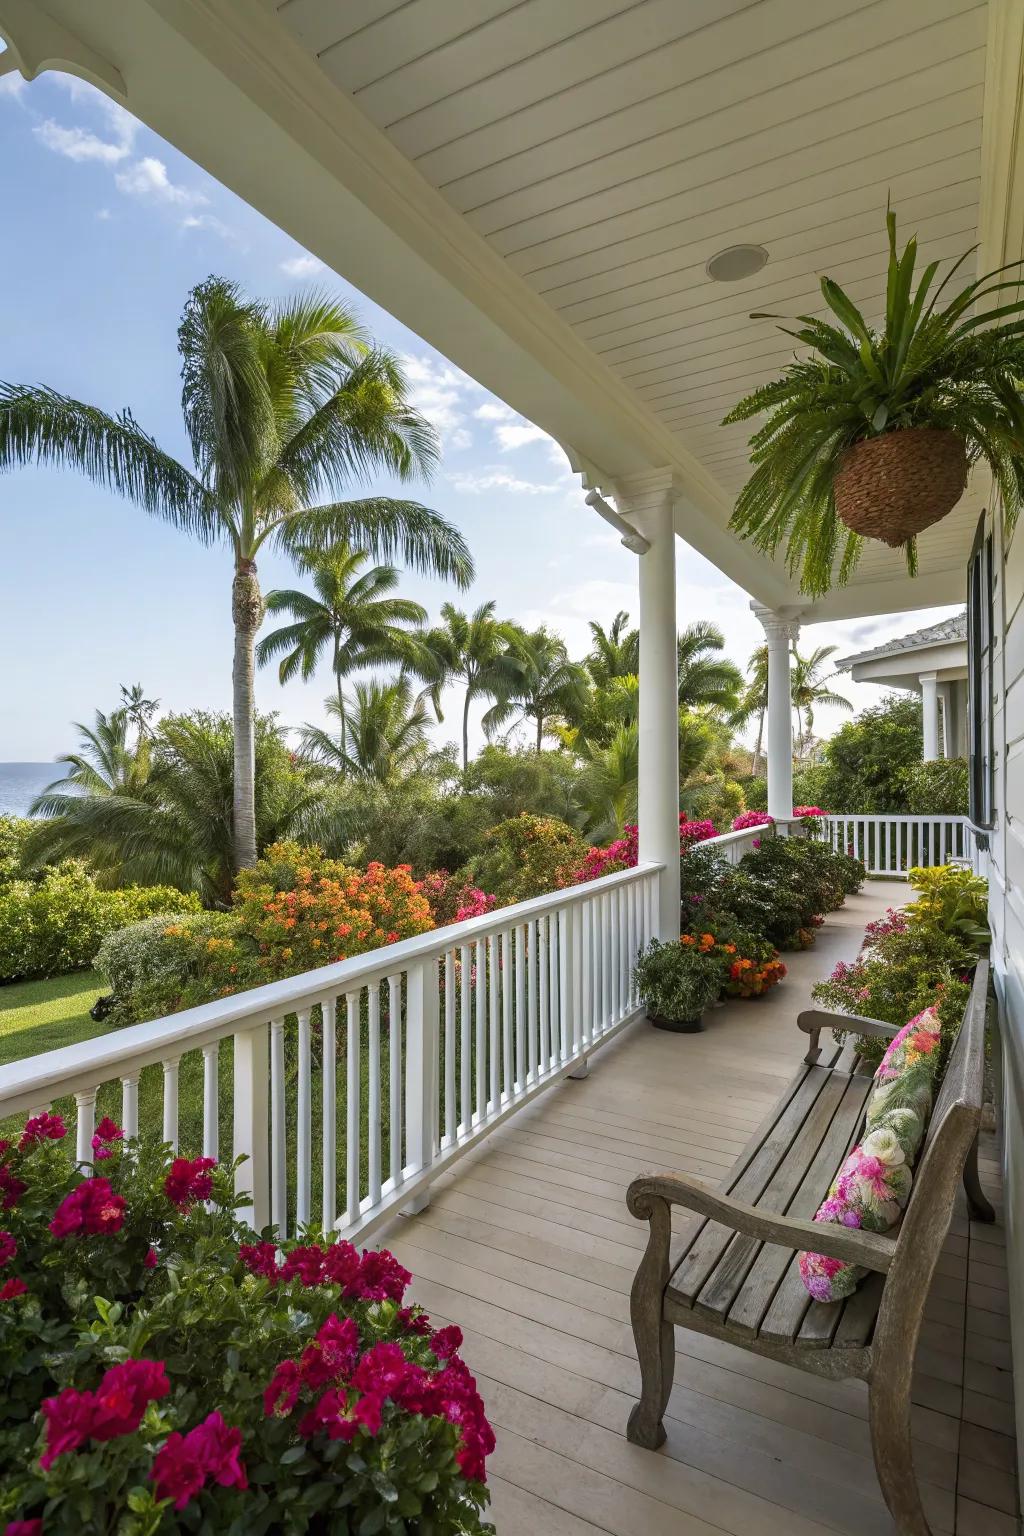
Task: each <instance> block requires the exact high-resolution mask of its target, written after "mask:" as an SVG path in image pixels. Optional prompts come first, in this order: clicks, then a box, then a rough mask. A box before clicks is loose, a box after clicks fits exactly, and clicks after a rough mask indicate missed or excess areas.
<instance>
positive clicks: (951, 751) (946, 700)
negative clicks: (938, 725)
mask: <svg viewBox="0 0 1024 1536" xmlns="http://www.w3.org/2000/svg"><path fill="white" fill-rule="evenodd" d="M939 698H940V699H941V700H942V755H943V757H956V734H955V733H956V724H955V720H954V713H953V684H952V683H948V682H947V683H940V684H939Z"/></svg>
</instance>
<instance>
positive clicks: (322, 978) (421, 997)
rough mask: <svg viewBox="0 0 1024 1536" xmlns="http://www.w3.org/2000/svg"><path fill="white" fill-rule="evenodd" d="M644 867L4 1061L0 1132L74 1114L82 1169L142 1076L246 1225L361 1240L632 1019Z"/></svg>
mask: <svg viewBox="0 0 1024 1536" xmlns="http://www.w3.org/2000/svg"><path fill="white" fill-rule="evenodd" d="M660 868H661V866H660V865H656V864H646V865H641V866H639V867H637V868H635V869H628V870H623V871H622V872H620V873H618V874H613V875H607V876H605V877H603V878H602V879H599V880H594V881H590V882H589V883H588V884H586V885H580V886H575V887H573V888H572V889H570V890H567V891H556V892H553V893H552V894H551V895H548V896H542V897H539V898H538V899H536V900H533V901H527V902H522V903H520V904H519V905H517V906H512V907H505V908H503V909H501V910H499V911H496V912H493V913H489V914H487V915H486V916H484V917H478V918H472V919H470V920H469V921H468V922H464V923H458V924H453V925H452V926H451V927H448V928H441V929H436V930H434V931H433V932H432V933H426V934H422V935H420V936H419V937H418V938H414V939H407V940H404V941H403V942H400V943H397V944H392V945H390V946H389V947H388V948H386V949H378V950H374V951H372V952H371V953H369V954H365V955H359V956H356V957H354V958H353V959H351V960H345V961H342V962H341V963H339V964H337V965H331V966H326V967H324V968H323V969H322V970H317V971H310V972H307V973H306V974H305V975H301V976H294V977H290V978H289V979H287V980H285V981H279V982H274V983H272V984H271V985H269V986H265V987H258V988H256V989H254V990H253V991H249V992H243V993H239V994H238V995H236V996H233V997H229V998H224V999H223V1000H221V1001H219V1002H215V1003H208V1004H205V1005H204V1006H202V1007H199V1008H191V1009H188V1010H186V1011H185V1012H182V1013H178V1014H174V1015H172V1016H171V1017H169V1018H165V1019H157V1020H154V1021H153V1022H151V1023H147V1024H137V1025H133V1026H131V1027H129V1028H126V1029H123V1030H119V1031H116V1032H114V1033H111V1034H108V1035H105V1036H103V1037H101V1038H99V1039H94V1040H87V1041H83V1042H82V1043H81V1044H78V1045H72V1046H66V1047H63V1048H62V1049H60V1050H56V1051H48V1052H46V1053H45V1054H43V1055H40V1056H32V1057H29V1058H27V1059H26V1060H24V1061H19V1062H14V1063H12V1064H10V1065H8V1066H7V1067H5V1068H4V1069H3V1073H2V1075H0V1119H3V1118H4V1117H5V1116H7V1115H12V1114H15V1113H19V1112H21V1113H24V1112H26V1111H27V1112H38V1111H39V1110H41V1109H43V1108H46V1107H48V1106H50V1105H52V1104H53V1103H54V1102H55V1101H57V1100H62V1099H69V1100H73V1105H74V1108H73V1110H72V1109H71V1108H70V1106H69V1110H68V1112H69V1114H72V1113H73V1115H74V1118H75V1137H76V1147H77V1155H78V1158H79V1160H80V1161H81V1162H83V1163H88V1162H89V1161H90V1160H91V1157H92V1149H91V1143H92V1137H93V1135H94V1129H95V1121H96V1114H97V1097H99V1103H100V1109H101V1110H103V1111H104V1112H111V1113H115V1114H117V1113H119V1117H120V1119H121V1123H122V1124H123V1126H124V1128H125V1130H126V1131H127V1133H128V1134H129V1135H134V1134H136V1133H137V1132H138V1129H139V1100H140V1094H139V1089H140V1079H141V1080H142V1082H143V1085H144V1088H145V1094H144V1098H145V1102H146V1103H147V1104H149V1103H150V1102H152V1103H153V1104H156V1103H159V1104H160V1105H161V1106H162V1112H159V1113H158V1115H157V1118H158V1120H159V1119H162V1134H163V1139H164V1140H165V1141H169V1142H171V1143H172V1144H173V1145H174V1146H175V1147H177V1146H178V1145H179V1140H180V1139H182V1140H183V1141H184V1143H185V1144H189V1143H190V1145H189V1146H188V1150H190V1151H193V1152H199V1151H200V1150H201V1151H202V1152H203V1154H204V1155H206V1156H210V1157H215V1158H219V1159H220V1160H221V1161H227V1160H229V1159H231V1158H237V1157H239V1156H240V1155H244V1156H245V1159H246V1161H245V1162H244V1163H242V1164H241V1165H240V1167H239V1169H238V1172H237V1175H236V1187H237V1189H238V1190H239V1192H241V1193H244V1195H245V1198H246V1201H247V1205H246V1207H245V1209H244V1210H243V1215H245V1216H246V1218H247V1219H248V1220H249V1221H250V1222H251V1224H252V1225H253V1226H254V1227H256V1228H257V1229H262V1228H263V1227H264V1226H267V1225H269V1224H271V1223H273V1224H274V1225H276V1227H277V1229H278V1231H279V1233H281V1234H286V1233H288V1232H295V1231H297V1230H298V1229H300V1228H301V1227H303V1226H304V1225H306V1224H308V1223H310V1222H311V1220H312V1219H313V1214H314V1210H316V1212H317V1217H318V1219H319V1221H320V1222H321V1224H322V1226H323V1228H324V1230H329V1229H330V1228H332V1227H336V1228H337V1229H339V1230H340V1231H342V1232H343V1233H345V1234H346V1235H347V1236H350V1237H354V1236H355V1235H357V1234H359V1235H361V1236H362V1237H364V1238H365V1237H367V1236H368V1235H369V1234H370V1233H371V1231H372V1230H373V1229H374V1228H376V1227H378V1226H379V1225H380V1224H381V1223H382V1222H383V1221H384V1220H385V1219H387V1217H388V1216H389V1214H390V1213H392V1212H393V1210H394V1209H395V1208H396V1207H399V1208H413V1209H416V1208H418V1207H419V1205H420V1204H422V1203H425V1200H426V1196H427V1191H428V1188H429V1185H430V1184H431V1182H432V1181H433V1180H434V1179H435V1178H436V1177H437V1175H438V1174H439V1173H440V1172H441V1171H442V1169H444V1168H445V1167H447V1166H449V1165H450V1164H451V1163H452V1162H453V1161H454V1160H455V1159H456V1158H457V1157H459V1156H461V1155H462V1154H463V1153H465V1152H466V1151H468V1150H469V1148H470V1147H472V1146H473V1145H475V1144H476V1143H477V1142H478V1141H479V1140H480V1139H481V1138H482V1137H483V1136H485V1135H486V1134H487V1133H488V1132H489V1131H491V1130H492V1129H493V1128H494V1127H495V1126H496V1125H497V1124H499V1123H500V1122H501V1121H503V1120H504V1119H506V1118H507V1117H508V1116H509V1115H510V1114H512V1113H514V1112H515V1111H516V1110H517V1109H519V1108H520V1107H522V1106H523V1105H524V1104H526V1103H528V1102H529V1101H530V1100H531V1099H532V1098H534V1097H535V1096H536V1095H537V1094H538V1093H540V1092H542V1091H543V1090H544V1089H545V1088H546V1087H548V1086H549V1085H550V1084H552V1083H554V1082H556V1081H558V1080H559V1079H560V1078H563V1077H566V1076H569V1075H572V1074H573V1073H577V1074H580V1073H582V1072H583V1071H584V1070H585V1064H586V1062H587V1058H588V1055H589V1054H590V1052H591V1051H592V1050H593V1049H594V1048H595V1047H596V1046H598V1045H599V1044H601V1043H602V1042H604V1041H606V1040H608V1039H609V1038H610V1037H611V1036H612V1035H614V1034H616V1033H617V1032H618V1031H619V1030H620V1029H622V1028H623V1026H624V1025H626V1024H627V1023H629V1022H630V1020H632V1019H633V1018H635V1017H636V1016H637V1014H638V1012H639V1000H638V998H637V995H636V992H635V989H634V986H633V960H634V958H635V956H636V954H637V952H638V951H639V950H640V949H642V948H643V947H644V945H645V944H646V943H647V942H648V940H649V939H650V938H651V937H653V936H654V935H655V934H656V932H657V903H658V875H659V872H660ZM118 1092H119V1099H120V1103H119V1104H118V1102H117V1095H118ZM185 1122H187V1125H186V1123H185ZM146 1129H149V1130H152V1131H156V1130H158V1129H159V1124H157V1125H151V1126H147V1127H146ZM183 1129H184V1130H185V1131H187V1134H186V1135H184V1137H182V1132H183Z"/></svg>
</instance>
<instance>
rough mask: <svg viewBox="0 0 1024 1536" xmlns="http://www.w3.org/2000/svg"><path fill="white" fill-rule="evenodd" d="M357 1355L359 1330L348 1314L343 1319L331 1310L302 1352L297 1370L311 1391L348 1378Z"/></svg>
mask: <svg viewBox="0 0 1024 1536" xmlns="http://www.w3.org/2000/svg"><path fill="white" fill-rule="evenodd" d="M358 1357H359V1329H358V1328H357V1327H356V1324H355V1322H354V1321H353V1319H352V1318H351V1317H346V1318H345V1320H344V1321H342V1320H341V1319H339V1317H338V1315H337V1313H335V1312H332V1313H331V1315H330V1317H329V1318H328V1319H327V1321H326V1322H325V1323H323V1324H322V1326H321V1327H320V1329H319V1331H318V1332H317V1335H316V1338H315V1339H314V1340H313V1343H312V1344H310V1345H308V1346H307V1347H306V1349H304V1350H303V1352H302V1359H301V1360H300V1362H299V1370H300V1372H301V1375H302V1380H303V1381H304V1382H305V1384H306V1386H308V1387H312V1388H314V1390H316V1389H318V1388H320V1387H325V1386H327V1384H328V1382H332V1381H340V1380H343V1379H345V1378H346V1377H348V1375H349V1374H350V1373H351V1370H352V1367H353V1366H354V1365H355V1363H356V1360H357V1359H358Z"/></svg>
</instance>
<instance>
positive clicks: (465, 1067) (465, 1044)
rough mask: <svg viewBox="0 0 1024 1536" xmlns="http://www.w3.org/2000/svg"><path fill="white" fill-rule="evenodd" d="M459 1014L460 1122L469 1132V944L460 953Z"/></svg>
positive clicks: (470, 1013) (464, 945)
mask: <svg viewBox="0 0 1024 1536" xmlns="http://www.w3.org/2000/svg"><path fill="white" fill-rule="evenodd" d="M459 1012H460V1039H459V1057H460V1061H459V1067H460V1071H459V1076H460V1078H461V1083H460V1085H459V1086H460V1090H461V1091H460V1094H459V1122H460V1124H461V1126H462V1129H463V1131H468V1130H469V1128H470V1126H471V1125H472V1123H473V1102H472V1092H473V961H472V950H471V949H470V947H469V945H468V944H463V946H462V948H461V950H460V952H459Z"/></svg>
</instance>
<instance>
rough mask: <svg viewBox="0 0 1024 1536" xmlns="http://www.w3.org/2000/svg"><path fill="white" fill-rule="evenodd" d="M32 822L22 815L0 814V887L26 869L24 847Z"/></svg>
mask: <svg viewBox="0 0 1024 1536" xmlns="http://www.w3.org/2000/svg"><path fill="white" fill-rule="evenodd" d="M31 831H32V823H31V822H30V821H28V820H26V819H25V818H24V817H22V816H0V889H2V888H3V887H4V886H5V885H10V883H11V881H12V880H19V879H20V878H21V877H22V876H23V875H25V874H27V873H28V871H27V869H26V867H25V849H26V844H27V843H28V839H29V834H30V833H31Z"/></svg>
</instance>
